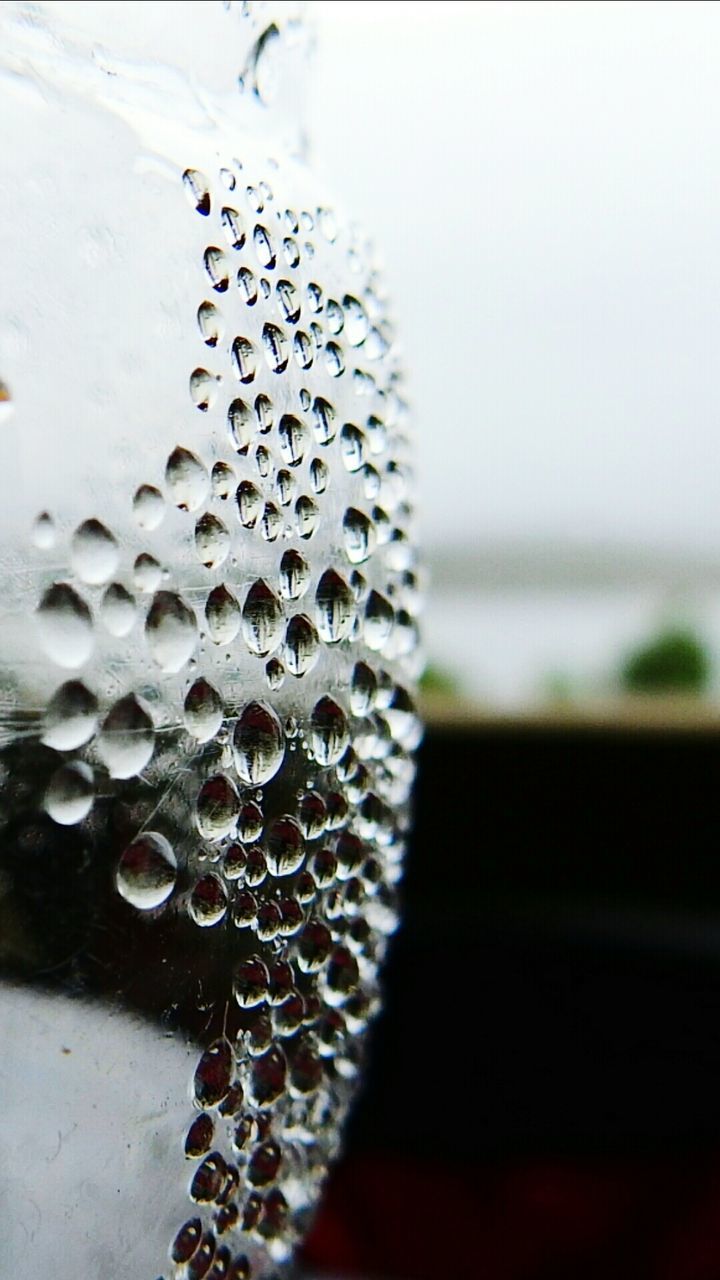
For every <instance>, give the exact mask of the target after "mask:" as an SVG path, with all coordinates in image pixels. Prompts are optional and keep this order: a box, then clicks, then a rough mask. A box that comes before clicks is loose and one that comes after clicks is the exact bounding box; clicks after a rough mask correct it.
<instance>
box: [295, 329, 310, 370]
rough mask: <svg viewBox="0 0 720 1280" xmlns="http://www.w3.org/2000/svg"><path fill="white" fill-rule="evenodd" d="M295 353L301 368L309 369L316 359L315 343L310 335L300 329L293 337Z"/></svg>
mask: <svg viewBox="0 0 720 1280" xmlns="http://www.w3.org/2000/svg"><path fill="white" fill-rule="evenodd" d="M293 354H294V356H295V360H296V361H297V364H298V366H299V367H300V368H301V369H309V368H311V366H312V363H313V360H314V359H315V353H314V351H313V345H312V342H311V341H310V339H309V337H308V335H307V334H306V333H303V332H302V330H298V332H297V333H296V334H295V337H294V338H293Z"/></svg>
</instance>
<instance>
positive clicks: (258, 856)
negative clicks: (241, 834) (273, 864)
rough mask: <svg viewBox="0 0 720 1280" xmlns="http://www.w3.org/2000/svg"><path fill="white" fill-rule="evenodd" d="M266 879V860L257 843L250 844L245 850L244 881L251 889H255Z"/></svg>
mask: <svg viewBox="0 0 720 1280" xmlns="http://www.w3.org/2000/svg"><path fill="white" fill-rule="evenodd" d="M266 879H267V861H266V858H265V854H264V853H263V851H262V849H261V848H260V846H259V845H257V844H256V845H252V847H251V848H250V849H248V851H247V864H246V867H245V883H246V884H247V885H248V886H249V888H251V889H257V888H259V887H260V885H261V884H264V882H265V880H266Z"/></svg>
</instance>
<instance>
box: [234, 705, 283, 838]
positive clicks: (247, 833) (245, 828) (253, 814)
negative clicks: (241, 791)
mask: <svg viewBox="0 0 720 1280" xmlns="http://www.w3.org/2000/svg"><path fill="white" fill-rule="evenodd" d="M273 714H274V713H273ZM263 821H264V819H263V813H262V809H261V808H260V806H259V805H257V804H255V802H254V801H253V800H246V801H245V804H244V805H243V807H242V809H241V810H240V814H239V817H238V835H239V836H240V839H241V840H244V841H245V842H246V843H247V842H248V841H251V840H259V839H260V836H261V834H262V829H263Z"/></svg>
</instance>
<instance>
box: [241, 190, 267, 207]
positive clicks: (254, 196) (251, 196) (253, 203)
mask: <svg viewBox="0 0 720 1280" xmlns="http://www.w3.org/2000/svg"><path fill="white" fill-rule="evenodd" d="M245 195H246V196H247V201H248V204H249V205H250V208H251V209H252V211H253V213H262V211H263V209H264V208H265V205H264V204H263V198H262V196H261V194H260V192H259V191H258V189H257V187H253V186H248V187H246V188H245Z"/></svg>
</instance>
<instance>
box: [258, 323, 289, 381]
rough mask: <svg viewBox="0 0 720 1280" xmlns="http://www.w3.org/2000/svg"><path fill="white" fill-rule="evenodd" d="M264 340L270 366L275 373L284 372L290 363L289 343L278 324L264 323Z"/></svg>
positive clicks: (266, 356)
mask: <svg viewBox="0 0 720 1280" xmlns="http://www.w3.org/2000/svg"><path fill="white" fill-rule="evenodd" d="M262 340H263V347H264V348H265V359H266V360H267V363H268V368H269V369H271V370H272V372H273V373H284V371H285V370H286V369H287V363H288V344H287V338H286V337H285V334H284V333H283V331H282V329H279V328H278V326H277V325H276V324H264V325H263V331H262Z"/></svg>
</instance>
